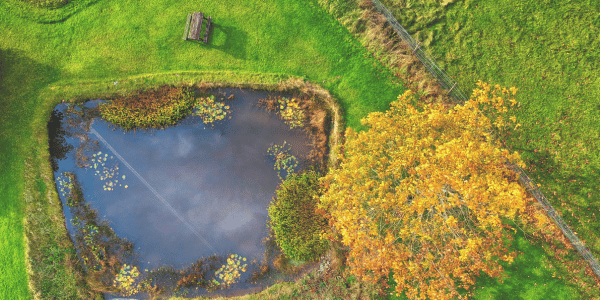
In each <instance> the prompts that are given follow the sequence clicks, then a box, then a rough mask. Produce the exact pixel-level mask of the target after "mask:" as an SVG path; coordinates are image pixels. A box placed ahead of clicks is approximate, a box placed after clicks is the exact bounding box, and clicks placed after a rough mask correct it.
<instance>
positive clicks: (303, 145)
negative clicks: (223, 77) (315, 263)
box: [49, 89, 329, 298]
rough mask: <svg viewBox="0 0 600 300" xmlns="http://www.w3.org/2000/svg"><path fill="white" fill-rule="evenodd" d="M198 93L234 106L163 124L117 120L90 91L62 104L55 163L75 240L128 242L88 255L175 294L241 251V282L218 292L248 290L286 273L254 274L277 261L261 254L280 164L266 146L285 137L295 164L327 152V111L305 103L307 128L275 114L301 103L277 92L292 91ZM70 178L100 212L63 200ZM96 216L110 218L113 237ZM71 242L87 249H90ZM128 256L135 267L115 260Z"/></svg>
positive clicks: (54, 138)
mask: <svg viewBox="0 0 600 300" xmlns="http://www.w3.org/2000/svg"><path fill="white" fill-rule="evenodd" d="M204 92H206V93H210V94H213V95H215V98H214V99H215V101H216V102H222V103H225V104H226V105H227V106H228V107H229V110H230V113H228V114H227V118H225V119H223V120H221V121H216V122H213V123H210V124H206V123H205V122H203V118H202V117H201V116H189V117H186V118H185V119H183V120H181V121H180V122H179V123H178V124H177V126H171V127H167V128H165V129H159V130H156V129H150V130H142V131H124V130H122V129H120V128H115V126H112V125H111V124H109V123H107V122H106V121H103V120H102V119H100V118H99V114H98V111H97V110H94V109H95V108H97V107H98V105H99V104H100V103H101V102H102V101H101V100H96V101H90V102H87V103H86V104H85V105H84V106H82V107H80V108H76V109H74V110H75V111H77V112H78V113H75V114H73V113H69V112H68V109H67V105H66V104H61V105H59V106H57V108H56V109H55V112H54V113H53V117H52V120H51V123H50V124H52V127H53V128H49V129H50V142H51V147H50V149H51V156H52V165H53V169H54V172H55V178H57V179H59V180H57V188H58V191H59V194H60V195H61V200H62V201H63V208H64V213H65V219H66V221H67V228H68V230H69V233H70V234H71V236H72V238H73V240H74V241H75V244H76V245H78V244H81V245H83V246H84V247H85V246H86V245H87V244H86V243H88V244H93V243H92V242H94V241H96V242H97V243H96V244H98V245H105V246H106V247H108V248H110V247H109V246H108V244H110V243H109V242H110V241H111V239H110V238H113V241H115V240H114V238H115V237H118V238H119V239H122V240H119V241H121V242H123V245H125V246H124V247H123V248H120V249H121V252H126V250H127V249H128V248H127V247H126V245H127V243H131V253H130V255H122V254H121V256H122V257H119V258H111V257H110V256H111V254H110V251H109V250H110V249H108V248H107V249H104V250H98V249H96V250H92V251H91V254H90V258H89V259H90V260H94V259H97V260H99V261H102V260H104V261H105V266H104V268H106V269H110V268H111V267H112V268H113V270H112V272H113V273H115V274H125V275H127V276H129V278H133V279H134V281H135V282H139V281H141V280H142V278H145V279H146V280H147V281H146V283H147V284H148V287H149V290H150V293H156V294H161V292H162V294H165V293H166V294H169V293H174V292H175V290H177V292H176V293H175V294H179V295H182V296H192V295H205V294H207V291H206V289H205V288H206V287H207V286H208V285H209V283H210V278H209V277H208V275H210V274H211V273H212V274H214V272H215V270H217V269H218V268H219V267H221V266H222V265H223V264H226V261H227V258H229V259H230V260H232V261H234V264H235V261H236V260H237V258H238V257H239V262H240V263H239V265H238V266H239V267H237V268H236V270H238V272H237V273H238V274H240V277H239V278H238V280H237V281H238V283H233V284H231V286H230V287H231V288H230V289H227V290H220V291H217V292H213V294H214V293H219V294H225V295H232V294H239V293H240V292H243V291H244V290H246V289H252V290H253V291H254V292H255V291H258V290H261V289H264V288H266V287H267V286H268V285H271V284H272V283H274V282H275V281H276V280H292V279H293V278H292V277H294V276H293V275H289V274H284V273H282V272H271V274H268V276H264V277H263V279H261V280H256V281H257V283H256V284H255V283H252V280H249V279H251V278H250V277H251V274H252V273H261V269H262V271H265V270H266V269H267V268H266V267H265V266H266V265H269V268H270V269H271V270H274V268H273V264H272V262H268V259H267V264H264V262H265V252H266V250H267V248H269V247H267V245H268V244H269V242H267V243H264V240H265V238H267V237H268V236H269V232H268V230H267V226H266V221H267V217H268V215H267V207H268V206H269V203H270V202H271V199H272V198H273V195H274V192H275V189H276V187H277V185H278V184H279V183H280V182H281V179H280V177H282V176H283V177H285V172H284V171H285V170H280V171H277V170H274V169H273V167H274V163H275V159H274V157H273V156H269V155H268V153H267V152H268V149H270V147H272V146H273V145H287V146H288V148H287V149H288V150H289V152H288V154H289V155H290V156H293V157H295V158H296V159H297V162H298V166H297V167H296V168H294V171H298V170H301V169H307V168H308V167H309V166H311V165H314V164H315V163H318V162H322V161H323V159H325V158H326V153H327V149H326V145H327V138H326V137H327V135H326V134H325V130H326V125H327V124H328V122H329V120H328V117H327V115H326V113H325V112H324V110H322V111H318V110H312V111H308V110H307V111H306V115H305V116H304V117H303V118H302V121H303V123H304V125H306V127H304V128H301V127H298V128H293V129H290V127H293V126H290V122H286V120H282V118H281V116H282V115H285V114H286V109H287V108H288V107H293V106H294V105H296V106H299V107H302V106H303V105H305V106H306V105H308V104H306V103H307V102H303V101H301V100H299V101H296V102H294V101H291V102H290V101H288V102H283V103H282V102H281V100H282V99H283V98H280V97H285V98H286V99H288V100H291V99H299V97H294V95H282V94H274V93H268V92H262V91H253V90H241V89H214V90H206V91H204ZM228 98H229V99H230V100H227V99H228ZM259 103H260V104H261V105H259ZM294 103H296V104H294ZM71 111H73V109H71ZM282 112H283V113H282ZM288 115H290V114H289V113H288ZM289 120H293V118H292V119H289ZM289 120H287V121H289ZM296 120H298V118H297V119H296ZM69 122H70V123H71V124H70V125H67V123H69ZM86 123H87V124H86ZM57 124H60V126H58V125H57ZM307 128H308V129H307ZM319 130H323V132H319ZM309 133H312V135H311V134H309ZM284 143H285V144H284ZM68 172H70V173H68ZM67 178H68V179H67ZM61 182H62V183H61ZM77 188H80V191H81V197H82V200H80V203H79V202H78V203H79V204H81V205H83V206H82V207H84V206H85V205H89V207H90V208H91V209H92V210H95V211H96V212H97V213H96V215H95V216H90V214H89V213H83V218H90V217H94V218H91V219H90V220H87V221H88V222H87V223H89V224H87V223H86V222H85V221H86V220H81V217H80V216H78V215H77V212H73V209H74V207H76V206H77V205H78V203H75V202H73V198H71V200H70V202H69V195H72V194H73V193H72V191H73V190H77ZM69 203H71V204H70V205H69ZM92 219H93V220H92ZM101 220H106V221H105V222H101ZM78 224H79V225H78ZM87 225H92V227H90V226H87ZM93 226H96V227H97V228H94V227H93ZM101 226H108V227H110V230H112V232H113V233H114V237H113V236H111V234H110V230H107V229H105V230H100V228H101ZM78 234H79V236H80V237H79V238H78V237H77V235H78ZM86 236H87V238H86ZM109 236H110V237H109ZM102 241H104V242H102ZM270 244H271V245H272V243H270ZM96 248H98V247H96ZM100 248H101V247H100ZM78 251H79V253H78V254H79V256H80V257H82V256H85V255H83V254H82V253H83V252H85V251H81V250H78ZM94 251H96V252H94ZM102 251H104V252H102ZM118 252H119V251H116V252H115V253H118ZM275 252H276V251H275ZM215 255H216V256H215ZM230 255H238V256H236V257H232V256H230ZM274 255H277V253H272V254H271V255H270V256H271V258H270V259H271V260H272V259H273V257H272V256H274ZM116 256H118V255H117V254H115V255H114V257H116ZM111 259H112V261H111ZM199 260H203V262H202V263H200V262H199ZM111 263H112V266H111ZM123 263H126V264H128V265H129V266H132V267H130V268H129V269H123V268H119V267H122V264H123ZM261 263H262V266H261ZM243 265H247V267H244V268H242V266H243ZM133 266H135V267H136V268H137V272H138V273H139V274H138V275H137V276H133V275H135V272H134V271H133ZM93 267H94V265H93V264H92V265H89V266H86V268H88V270H89V269H90V268H93ZM261 267H262V268H261ZM307 267H310V266H307ZM242 269H246V270H244V272H242ZM146 270H147V271H146ZM297 271H301V270H300V269H298V270H297ZM109 273H110V272H109ZM263 273H264V272H263ZM152 274H154V275H152ZM269 276H270V278H269ZM122 277H123V276H122ZM125 279H126V278H125ZM125 279H124V281H123V282H126V280H125ZM105 281H106V280H105ZM106 283H108V284H110V282H106ZM113 283H114V282H113ZM203 284H204V285H206V286H203ZM113 285H114V284H113ZM121 286H122V285H121ZM168 286H170V287H171V288H170V290H169V288H167V287H168ZM153 288H154V290H153ZM158 288H160V289H162V290H157V289H158ZM152 291H153V292H152ZM132 294H133V297H134V298H135V297H136V295H137V296H138V297H139V298H145V297H148V296H149V295H148V294H144V293H137V294H136V293H132ZM113 296H114V295H113ZM110 297H111V295H110V294H107V298H110Z"/></svg>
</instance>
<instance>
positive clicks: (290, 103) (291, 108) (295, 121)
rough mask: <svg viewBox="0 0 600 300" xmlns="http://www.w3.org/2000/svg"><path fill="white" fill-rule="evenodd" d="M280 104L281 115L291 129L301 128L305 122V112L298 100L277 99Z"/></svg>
mask: <svg viewBox="0 0 600 300" xmlns="http://www.w3.org/2000/svg"><path fill="white" fill-rule="evenodd" d="M277 102H278V103H279V114H280V115H281V118H282V119H283V120H284V121H285V123H286V124H288V125H290V129H294V128H296V127H301V126H302V122H303V121H304V111H303V110H302V109H301V108H300V106H299V103H298V99H296V98H291V99H288V98H285V97H281V98H279V99H277Z"/></svg>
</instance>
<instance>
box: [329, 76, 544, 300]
mask: <svg viewBox="0 0 600 300" xmlns="http://www.w3.org/2000/svg"><path fill="white" fill-rule="evenodd" d="M478 86H479V87H480V89H475V90H474V93H473V96H472V97H471V99H470V100H469V101H467V102H466V103H465V104H464V105H463V106H461V105H457V106H456V107H454V108H452V109H450V110H445V109H444V108H443V106H442V105H441V104H427V105H425V104H422V105H421V106H420V107H419V106H417V105H415V103H416V101H415V100H414V99H413V98H412V97H411V95H412V92H411V91H410V90H409V91H407V92H406V93H404V94H403V95H401V96H400V97H398V100H397V101H395V102H393V103H391V107H390V109H389V110H388V111H387V112H385V113H382V112H375V113H371V114H369V115H368V116H367V117H366V118H364V119H363V120H362V124H363V125H364V126H366V127H367V128H368V130H365V131H362V132H355V131H353V130H352V129H351V128H348V129H347V131H346V141H345V143H344V145H343V147H342V149H340V150H341V151H340V152H341V153H342V154H341V160H340V165H339V167H337V168H335V169H333V170H331V171H330V172H329V174H327V175H326V176H325V177H324V178H322V184H323V185H324V187H325V189H326V190H325V193H324V195H323V196H322V197H321V198H320V204H319V205H318V207H319V208H320V209H324V210H326V211H327V212H328V216H329V218H330V220H329V223H330V225H331V227H332V228H333V231H330V232H327V233H325V234H324V235H323V236H324V237H325V238H329V239H334V234H333V233H334V232H335V233H337V234H339V235H341V239H342V243H343V244H344V245H345V246H348V247H349V249H350V252H349V254H348V261H349V266H350V270H351V272H352V273H353V274H355V275H356V276H357V277H359V278H361V279H363V280H367V281H371V282H378V281H380V280H382V279H383V280H384V282H383V283H382V284H383V285H384V286H387V285H386V282H385V279H387V276H388V274H389V272H390V270H393V271H394V280H395V282H396V283H397V286H396V292H397V293H401V292H403V291H404V292H405V293H406V295H407V296H408V297H409V298H412V299H416V298H429V299H450V298H453V297H456V296H458V295H459V294H458V292H457V290H456V289H457V288H458V287H460V288H464V289H468V288H469V287H471V286H472V285H473V284H474V283H475V277H476V276H478V275H479V272H480V271H483V272H485V273H487V274H488V275H489V276H491V277H501V275H502V271H503V269H502V266H501V265H500V264H499V261H507V262H512V261H513V259H514V258H515V257H516V253H514V252H508V251H507V244H508V243H509V242H510V236H509V235H508V234H507V233H508V232H507V229H513V227H512V226H511V225H509V223H512V224H518V222H527V223H529V222H530V221H531V220H533V218H532V217H530V216H529V215H528V214H527V213H526V209H527V208H528V206H529V205H531V203H532V198H530V197H527V195H526V190H525V189H524V188H523V187H522V186H521V185H519V183H518V178H517V175H516V174H515V173H514V172H513V171H511V170H510V169H508V168H507V167H506V165H505V164H506V163H507V162H510V163H514V164H517V165H519V166H521V167H524V164H523V162H522V160H521V157H520V155H519V154H518V153H517V152H514V153H510V152H509V151H508V150H506V149H502V148H501V144H500V143H499V142H497V141H495V136H498V133H501V132H502V131H503V130H504V128H506V127H507V126H514V128H518V127H519V126H520V124H516V119H515V117H514V116H511V117H507V116H506V113H507V111H508V109H507V108H506V107H505V106H504V101H505V100H504V99H506V98H507V96H514V95H515V94H516V89H515V88H514V87H513V88H510V89H508V90H507V89H506V88H500V86H498V85H496V86H495V89H494V90H493V94H491V95H490V86H489V85H488V84H486V83H482V82H481V81H480V82H478ZM511 94H512V95H511ZM508 101H509V102H510V105H511V106H515V105H517V102H516V101H515V100H514V98H510V99H508ZM417 108H420V109H417ZM488 109H490V110H489V112H490V114H489V115H493V116H496V118H495V120H494V121H493V122H492V120H490V119H489V118H487V117H486V116H485V115H484V114H483V113H482V111H483V110H488ZM492 109H493V110H492ZM505 120H506V121H505ZM505 122H506V123H505ZM535 217H536V218H538V219H541V218H544V216H542V215H536V216H535ZM513 230H514V229H513Z"/></svg>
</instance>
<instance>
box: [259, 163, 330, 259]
mask: <svg viewBox="0 0 600 300" xmlns="http://www.w3.org/2000/svg"><path fill="white" fill-rule="evenodd" d="M319 193H320V187H319V176H318V174H317V173H316V172H314V171H308V172H305V173H303V174H291V175H290V176H289V177H288V178H287V179H286V180H285V181H283V182H282V183H281V185H280V186H279V187H278V188H277V191H276V198H274V199H273V203H272V204H271V206H270V207H269V209H268V211H269V217H270V218H271V221H269V224H270V225H271V227H272V228H273V231H274V232H275V240H276V242H277V244H278V245H279V247H281V249H282V250H283V252H284V253H285V254H286V255H287V256H288V257H290V258H292V259H294V260H300V261H313V260H315V259H317V258H318V257H319V256H320V255H322V254H323V252H325V250H326V249H327V246H328V243H327V241H323V240H321V239H320V238H319V235H320V233H321V231H322V229H323V228H325V227H326V226H327V219H325V217H324V216H322V215H319V214H317V213H316V212H315V208H316V200H315V196H317V195H319Z"/></svg>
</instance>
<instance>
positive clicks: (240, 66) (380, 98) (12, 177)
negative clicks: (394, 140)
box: [0, 0, 405, 299]
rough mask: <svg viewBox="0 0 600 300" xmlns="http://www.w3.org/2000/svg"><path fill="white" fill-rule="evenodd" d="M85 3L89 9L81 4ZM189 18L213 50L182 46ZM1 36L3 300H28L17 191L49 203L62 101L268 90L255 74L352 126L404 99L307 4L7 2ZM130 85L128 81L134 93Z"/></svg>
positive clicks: (58, 284) (0, 18)
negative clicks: (309, 98)
mask: <svg viewBox="0 0 600 300" xmlns="http://www.w3.org/2000/svg"><path fill="white" fill-rule="evenodd" d="M81 3H84V4H86V3H89V5H79V6H77V5H78V4H81ZM193 11H202V12H204V13H205V14H206V15H208V16H212V18H213V24H214V27H213V32H212V34H211V37H210V39H209V41H210V43H209V45H203V44H201V43H198V42H192V41H187V42H185V41H183V40H182V36H183V31H184V27H185V22H186V17H187V14H188V13H190V12H193ZM65 17H66V19H64V20H63V18H65ZM36 20H43V21H44V22H45V23H39V22H36ZM53 21H57V22H53ZM0 32H2V34H1V35H0V62H1V65H0V99H1V101H0V111H1V113H0V116H1V117H0V145H1V148H0V149H1V150H0V194H1V195H2V206H1V210H0V236H2V238H1V239H0V241H1V242H0V243H1V244H0V266H1V267H0V268H1V271H0V298H2V299H21V298H29V297H30V295H29V292H28V288H27V284H28V279H27V273H26V267H25V241H24V233H23V225H22V221H23V219H24V217H25V215H24V208H25V207H24V193H25V192H28V196H27V197H29V196H31V197H33V198H32V199H31V200H32V201H46V200H47V199H45V198H47V196H46V193H45V191H46V189H47V188H46V186H48V187H50V186H52V185H53V182H52V181H51V179H52V178H51V176H52V174H51V173H50V174H48V171H47V168H48V166H49V164H48V162H47V161H44V159H43V158H44V157H46V155H47V154H44V153H47V151H48V150H47V136H46V134H47V133H46V129H45V128H46V127H45V126H46V122H47V120H48V119H49V114H50V112H51V110H52V108H53V107H54V106H55V105H56V104H58V103H59V102H60V101H61V100H62V99H61V96H64V95H66V96H68V97H66V100H68V99H69V98H70V97H73V96H75V95H77V89H78V88H79V87H80V86H82V89H83V86H84V85H86V84H89V83H97V82H100V83H110V85H109V86H112V87H113V89H114V90H118V89H119V84H117V85H116V86H114V85H113V84H112V83H113V82H114V81H121V84H123V82H124V81H126V80H127V79H128V77H130V76H134V75H136V76H137V75H142V77H143V75H146V74H151V75H149V76H150V77H153V76H156V77H160V76H161V74H163V73H178V72H181V73H182V74H181V77H182V78H185V76H184V75H185V74H184V72H185V71H228V72H234V73H225V72H223V74H226V75H224V76H221V79H222V80H229V81H236V80H241V81H245V80H246V81H247V80H250V79H252V78H255V79H256V80H257V81H261V80H263V81H269V80H268V79H264V78H262V79H261V78H260V76H258V77H256V76H254V77H252V76H250V75H247V76H246V75H244V74H250V73H252V74H262V73H268V74H285V75H293V76H298V77H304V78H305V79H306V80H308V81H312V82H315V83H318V84H320V85H321V86H323V87H324V88H325V89H328V90H329V91H330V92H331V93H332V95H333V96H334V97H336V98H338V99H339V100H340V101H341V104H342V106H343V109H344V112H345V117H346V118H345V119H346V121H347V124H349V125H351V126H356V125H357V124H359V120H360V118H361V117H363V116H365V115H366V114H367V113H368V112H370V111H374V110H384V109H386V108H387V107H388V103H389V102H390V101H392V100H394V99H396V97H397V96H398V95H399V94H400V93H402V92H403V91H404V90H405V88H403V87H402V85H400V84H398V83H394V82H392V77H391V76H390V75H389V74H383V76H381V75H379V74H375V73H376V72H377V71H376V70H377V68H376V67H377V63H376V62H375V61H374V60H372V59H371V58H369V57H368V54H367V53H366V52H365V50H364V49H363V48H362V47H361V46H360V45H359V44H358V43H356V42H355V41H354V40H353V39H352V38H351V36H350V35H349V34H348V33H347V31H346V30H345V29H344V28H342V27H341V26H339V25H338V24H337V23H336V21H335V20H334V19H333V18H331V17H330V16H329V15H328V14H326V13H325V12H324V11H322V10H321V9H320V8H319V7H318V5H316V4H315V3H313V2H311V1H277V0H257V1H173V0H170V1H137V0H135V1H134V0H131V1H121V0H119V1H108V0H102V1H95V2H94V1H79V2H78V1H75V3H71V4H69V5H67V6H66V7H63V8H61V9H58V10H55V11H51V12H50V13H49V12H47V11H45V10H43V9H33V8H30V7H29V6H28V5H24V4H23V3H22V2H21V1H19V0H7V1H2V2H1V3H0ZM227 74H230V75H227ZM240 74H241V75H240ZM374 75H379V76H380V77H381V78H382V79H374V78H375V76H374ZM142 77H140V78H142ZM172 77H174V76H172ZM272 77H273V76H272ZM275 77H276V76H275ZM148 78H149V77H148V76H146V77H145V78H144V79H140V84H143V83H142V81H143V82H147V81H149V80H150V81H151V79H148ZM249 78H250V79H249ZM265 78H267V77H266V76H265ZM196 79H198V78H196ZM201 79H202V78H201ZM204 79H206V78H204ZM136 80H137V79H134V80H129V81H130V82H129V83H128V84H129V86H130V87H131V86H132V85H134V84H135V83H134V82H135V81H136ZM185 80H186V79H182V81H185ZM61 90H63V91H64V90H68V91H69V92H68V93H62V94H61V93H60V92H57V91H61ZM99 91H100V92H102V90H99ZM104 91H105V90H104ZM31 157H36V159H34V160H32V161H30V162H31V163H32V164H33V166H29V165H28V166H27V167H26V166H25V161H26V160H28V159H30V158H31ZM38 164H39V165H40V166H38ZM40 177H43V178H45V180H41V179H38V178H40ZM48 177H49V179H50V181H48ZM26 178H28V179H26ZM32 190H33V191H34V192H33V193H30V192H31V191H32ZM36 194H37V196H35V195H36ZM32 195H33V196H32ZM28 199H29V198H28ZM40 218H41V219H43V218H42V217H40ZM48 218H50V216H47V217H46V219H48ZM39 222H40V224H47V223H48V222H46V223H44V222H43V221H39ZM44 230H46V232H45V234H46V235H48V238H47V239H48V243H50V242H49V241H50V240H53V239H56V238H52V237H50V236H51V235H58V233H57V232H56V230H54V231H53V230H51V229H50V228H48V229H44ZM44 230H41V231H44ZM63 234H64V232H63ZM57 238H58V237H57ZM57 251H58V250H57ZM57 251H55V252H53V253H60V251H58V252H57ZM45 272H47V274H54V273H57V272H58V273H57V274H59V273H60V274H62V275H63V276H62V277H61V278H63V279H60V278H58V279H53V282H52V284H48V285H47V286H46V287H45V288H46V294H45V296H48V295H54V296H57V297H58V296H60V297H69V294H68V293H67V292H64V291H60V289H66V287H65V285H69V284H72V282H73V281H72V280H73V279H72V278H71V279H69V277H68V276H67V275H65V272H64V271H60V270H59V271H48V270H46V271H45ZM47 276H50V275H47ZM61 280H63V281H61ZM69 280H71V281H69ZM52 286H54V287H52Z"/></svg>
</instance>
